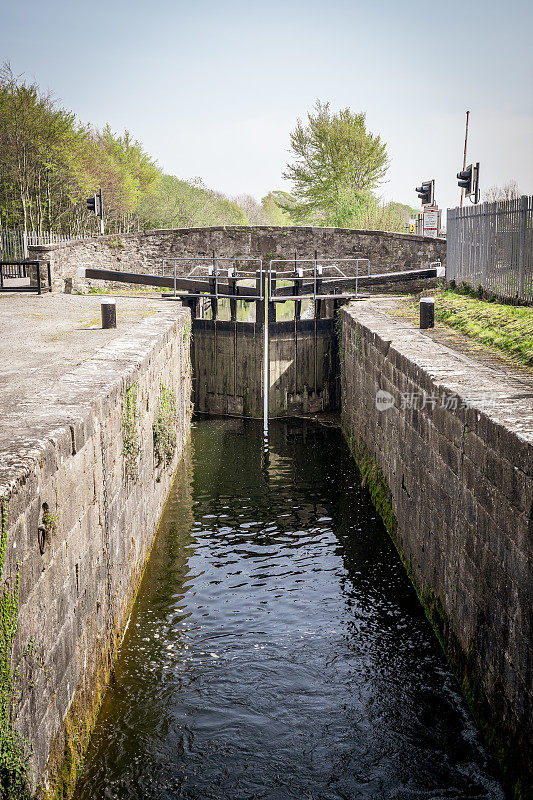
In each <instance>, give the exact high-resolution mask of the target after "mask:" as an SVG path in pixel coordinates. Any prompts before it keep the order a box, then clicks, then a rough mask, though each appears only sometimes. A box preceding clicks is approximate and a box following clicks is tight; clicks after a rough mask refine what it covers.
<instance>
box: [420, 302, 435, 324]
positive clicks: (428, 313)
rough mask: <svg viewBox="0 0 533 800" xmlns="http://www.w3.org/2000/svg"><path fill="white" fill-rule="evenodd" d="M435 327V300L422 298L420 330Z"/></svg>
mask: <svg viewBox="0 0 533 800" xmlns="http://www.w3.org/2000/svg"><path fill="white" fill-rule="evenodd" d="M434 327H435V298H434V297H422V298H421V299H420V329H421V330H424V329H425V328H434Z"/></svg>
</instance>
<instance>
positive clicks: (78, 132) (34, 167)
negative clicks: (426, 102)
mask: <svg viewBox="0 0 533 800" xmlns="http://www.w3.org/2000/svg"><path fill="white" fill-rule="evenodd" d="M290 145H291V155H292V162H291V163H290V164H288V165H287V171H286V172H285V173H284V177H286V178H288V179H289V180H290V181H291V183H292V186H293V192H292V193H290V194H289V193H287V192H282V191H272V192H269V194H267V195H266V196H265V197H263V199H262V200H261V202H258V201H257V200H256V199H255V198H253V197H251V196H250V195H246V194H243V195H239V196H237V197H228V196H226V195H225V194H223V193H222V192H218V191H215V190H213V189H209V188H208V187H206V186H205V185H204V184H203V182H202V180H201V179H200V178H195V179H193V180H185V179H183V178H178V177H176V176H174V175H167V174H165V173H164V172H163V171H162V170H161V168H160V167H159V166H158V164H157V162H156V160H155V159H154V158H153V157H152V156H151V155H149V154H148V153H147V152H146V151H145V150H144V148H143V146H142V144H141V143H140V142H138V141H137V140H136V139H135V138H134V136H132V135H131V134H130V133H129V132H128V131H125V132H124V133H123V134H116V133H114V132H113V131H112V130H111V128H110V127H109V126H106V127H104V128H103V129H102V130H98V129H97V128H95V127H93V126H91V125H90V124H83V123H81V122H80V121H79V120H78V119H77V118H76V116H75V114H74V113H73V112H71V111H69V110H67V109H65V108H63V107H62V105H61V104H60V102H59V101H58V100H56V99H55V98H54V97H53V96H51V95H50V94H47V93H46V92H43V91H42V90H41V89H40V88H39V86H38V85H37V84H36V83H32V82H28V81H27V80H26V79H25V78H24V77H23V76H17V75H15V74H14V73H13V72H12V70H11V68H10V66H9V65H8V64H5V65H4V66H3V67H2V68H1V70H0V226H2V227H4V228H18V229H27V230H34V231H56V232H58V233H68V234H71V235H75V236H85V235H93V234H95V233H96V232H97V220H96V218H95V216H94V215H93V214H91V213H89V212H88V211H87V208H86V198H87V197H89V196H90V195H92V194H94V192H95V191H96V190H97V189H98V188H100V187H101V188H102V191H103V194H104V203H105V228H106V232H108V233H128V232H131V231H139V230H148V229H153V228H175V227H192V226H204V225H337V226H341V227H354V228H368V229H375V230H398V231H405V225H406V222H407V220H408V219H409V217H410V216H413V214H415V213H416V212H415V211H414V210H413V209H411V208H410V207H408V206H405V205H401V204H399V203H388V204H383V203H381V202H380V201H379V199H378V198H377V196H376V194H375V190H376V188H377V186H378V185H379V183H380V181H381V180H382V179H383V177H384V175H385V172H386V169H387V166H388V159H387V155H386V149H385V145H384V144H383V143H382V142H381V140H380V139H379V137H376V136H373V135H372V134H370V133H368V132H367V131H366V127H365V118H364V114H359V115H356V114H352V113H351V112H350V111H349V109H345V110H344V111H341V112H339V114H333V113H332V112H331V111H330V109H329V105H328V104H327V103H317V106H316V108H315V110H314V111H313V112H311V113H310V114H309V115H308V120H307V123H306V124H305V125H304V124H302V123H301V122H300V121H298V124H297V127H296V129H295V130H294V131H293V132H292V133H291V134H290Z"/></svg>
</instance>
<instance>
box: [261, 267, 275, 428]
mask: <svg viewBox="0 0 533 800" xmlns="http://www.w3.org/2000/svg"><path fill="white" fill-rule="evenodd" d="M271 268H272V265H271V264H269V272H270V269H271ZM261 272H262V274H261V286H263V287H264V289H263V293H264V298H265V300H264V306H265V319H264V325H263V335H264V340H263V436H264V437H265V440H266V437H267V436H268V393H269V363H268V305H269V301H270V298H269V295H270V280H269V278H270V276H269V275H267V273H266V270H265V272H264V273H263V264H262V263H261ZM265 444H266V442H265Z"/></svg>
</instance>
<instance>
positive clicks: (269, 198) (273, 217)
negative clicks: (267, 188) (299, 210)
mask: <svg viewBox="0 0 533 800" xmlns="http://www.w3.org/2000/svg"><path fill="white" fill-rule="evenodd" d="M295 203H296V199H295V198H294V197H293V196H292V195H290V194H287V192H281V191H275V192H269V193H268V194H267V195H265V197H263V199H262V200H261V205H262V207H263V212H264V214H265V217H266V219H267V220H268V222H267V223H266V224H267V225H292V224H293V220H292V218H291V214H290V211H289V210H288V209H289V208H292V207H293V206H294V204H295Z"/></svg>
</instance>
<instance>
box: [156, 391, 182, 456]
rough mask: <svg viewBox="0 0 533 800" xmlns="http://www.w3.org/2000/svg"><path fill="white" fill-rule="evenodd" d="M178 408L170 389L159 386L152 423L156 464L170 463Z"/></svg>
mask: <svg viewBox="0 0 533 800" xmlns="http://www.w3.org/2000/svg"><path fill="white" fill-rule="evenodd" d="M177 422H178V409H177V406H176V397H175V394H174V392H173V391H172V389H169V388H168V386H166V385H165V384H164V383H161V384H160V386H159V400H158V404H157V413H156V416H155V420H154V424H153V435H154V455H155V458H156V461H157V465H158V466H159V465H160V464H170V462H171V461H172V459H173V457H174V453H175V450H176V442H177V438H178V434H177Z"/></svg>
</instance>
